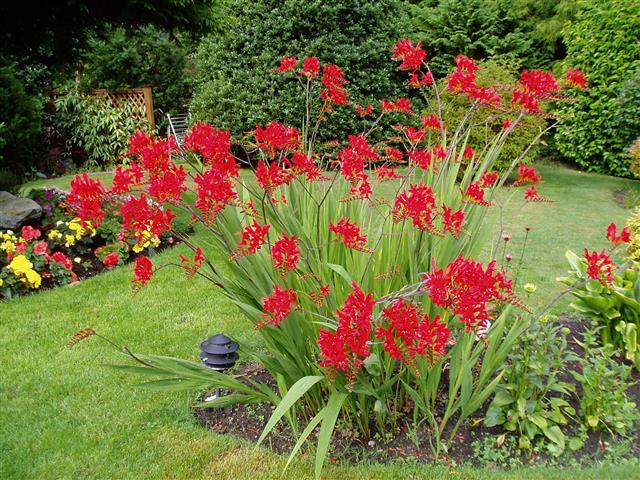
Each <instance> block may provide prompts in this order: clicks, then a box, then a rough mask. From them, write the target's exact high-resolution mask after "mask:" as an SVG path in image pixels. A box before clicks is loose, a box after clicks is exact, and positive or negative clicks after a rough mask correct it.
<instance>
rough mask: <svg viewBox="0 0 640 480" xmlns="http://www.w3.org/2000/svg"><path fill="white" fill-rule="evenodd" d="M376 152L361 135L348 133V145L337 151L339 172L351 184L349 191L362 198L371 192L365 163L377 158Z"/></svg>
mask: <svg viewBox="0 0 640 480" xmlns="http://www.w3.org/2000/svg"><path fill="white" fill-rule="evenodd" d="M378 158H379V157H378V154H377V152H376V151H375V150H374V149H373V148H371V146H370V145H369V142H367V139H366V138H364V136H363V135H349V146H347V147H345V148H343V149H342V150H340V152H338V161H339V162H340V173H341V174H342V176H343V177H344V178H345V179H346V180H347V181H348V182H349V183H350V184H351V193H352V194H357V193H359V194H360V195H361V197H362V198H368V197H369V195H370V194H371V187H370V185H369V177H368V176H367V174H366V173H365V164H366V163H367V162H369V161H374V160H377V159H378Z"/></svg>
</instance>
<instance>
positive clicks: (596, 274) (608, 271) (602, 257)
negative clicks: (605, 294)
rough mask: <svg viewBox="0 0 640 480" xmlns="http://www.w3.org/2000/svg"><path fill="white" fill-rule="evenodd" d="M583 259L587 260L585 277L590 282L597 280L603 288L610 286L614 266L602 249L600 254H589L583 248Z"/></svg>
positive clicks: (612, 279) (594, 252)
mask: <svg viewBox="0 0 640 480" xmlns="http://www.w3.org/2000/svg"><path fill="white" fill-rule="evenodd" d="M584 258H585V259H586V260H587V276H588V277H589V278H591V279H592V280H598V281H599V282H600V283H601V284H602V285H603V286H605V287H609V286H611V284H612V282H613V281H614V276H613V269H614V268H615V265H614V264H613V261H612V260H611V257H610V256H609V255H608V254H607V253H606V251H605V250H604V249H602V251H601V252H596V251H595V250H594V251H593V252H591V253H590V252H589V250H587V249H586V248H585V249H584Z"/></svg>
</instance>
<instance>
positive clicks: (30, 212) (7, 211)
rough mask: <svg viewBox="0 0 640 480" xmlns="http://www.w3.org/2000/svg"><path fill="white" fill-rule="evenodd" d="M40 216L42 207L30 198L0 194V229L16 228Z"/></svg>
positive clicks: (5, 193)
mask: <svg viewBox="0 0 640 480" xmlns="http://www.w3.org/2000/svg"><path fill="white" fill-rule="evenodd" d="M41 216H42V207H41V206H40V205H38V204H37V203H36V202H34V201H33V200H31V199H30V198H24V197H16V196H15V195H11V194H10V193H9V192H0V228H18V227H20V226H21V225H23V224H24V223H26V222H28V221H29V220H37V219H39V218H40V217H41Z"/></svg>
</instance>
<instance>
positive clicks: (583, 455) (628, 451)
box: [194, 314, 640, 468]
mask: <svg viewBox="0 0 640 480" xmlns="http://www.w3.org/2000/svg"><path fill="white" fill-rule="evenodd" d="M559 322H560V323H562V325H563V326H566V327H568V328H569V329H570V330H571V333H569V335H568V336H567V339H568V341H569V346H568V348H569V349H570V350H571V351H573V352H574V353H575V354H576V355H578V356H582V355H583V354H584V350H583V348H582V347H581V346H580V345H579V344H578V342H577V340H580V339H581V338H582V333H583V332H584V330H585V328H587V327H588V325H589V321H588V320H587V319H585V318H582V317H578V316H575V315H571V314H566V315H563V316H562V317H561V318H560V319H559ZM570 367H571V369H575V368H576V364H575V363H573V362H572V363H571V364H570ZM241 371H242V373H243V374H244V375H246V376H247V377H248V378H251V379H252V380H255V381H259V382H267V383H269V384H270V385H272V386H273V387H274V389H275V381H274V380H273V379H272V378H271V376H270V375H269V373H268V372H267V371H266V370H265V369H264V368H263V367H262V366H260V365H258V364H255V363H251V364H248V365H245V366H244V367H242V369H241ZM631 379H632V380H633V381H634V382H636V383H635V384H634V385H633V386H632V387H630V388H629V389H628V390H627V396H628V397H629V399H630V400H631V401H633V402H636V404H639V403H640V373H639V372H637V371H636V370H634V371H633V372H632V376H631ZM562 381H566V382H568V383H571V384H572V385H574V386H576V388H577V389H578V392H577V393H579V392H580V390H579V389H580V384H579V383H578V382H577V381H576V380H575V379H574V378H573V377H572V376H571V375H570V374H569V372H568V371H567V372H566V374H565V375H564V378H562ZM444 384H445V385H446V382H444ZM445 393H446V392H443V397H445ZM209 394H210V393H208V394H207V395H209ZM207 395H204V396H203V397H202V398H205V397H206V396H207ZM488 403H489V402H487V405H488ZM570 403H571V406H572V407H573V408H575V409H576V411H579V408H580V405H579V402H578V399H577V397H576V396H574V397H573V398H572V400H571V401H570ZM485 407H486V406H485ZM273 409H274V407H273V406H272V405H270V404H253V405H234V406H230V407H225V408H211V409H209V408H196V409H195V412H194V413H195V416H196V418H197V420H198V422H199V423H200V424H201V425H202V426H204V427H205V428H207V429H208V430H210V431H212V432H214V433H218V434H223V435H230V436H233V437H236V438H240V439H243V440H247V441H250V442H252V443H256V442H257V440H258V438H259V437H260V435H261V433H262V431H263V429H264V427H265V425H266V423H267V421H268V420H269V417H270V416H271V414H272V412H273ZM480 410H481V411H485V410H486V408H482V409H480ZM437 413H438V414H440V413H441V412H437ZM410 415H411V412H410V411H408V412H407V417H409V416H410ZM436 416H437V415H436ZM482 418H483V417H482V414H480V415H476V416H475V417H473V418H471V419H469V420H468V421H467V422H465V424H464V425H463V426H462V427H461V428H460V429H459V430H458V433H457V434H456V436H455V441H454V442H453V445H452V446H451V447H450V449H449V451H448V452H447V453H446V454H442V455H441V456H440V459H439V460H440V461H441V462H444V463H445V464H461V463H471V464H474V465H477V466H484V467H490V468H491V467H505V466H520V465H525V464H537V463H546V462H549V463H554V460H555V461H556V462H557V459H555V458H554V457H553V456H551V455H549V454H547V453H546V452H540V453H538V452H535V453H534V452H533V451H529V452H525V451H522V450H519V449H518V448H517V446H516V443H515V441H513V442H510V441H506V442H505V443H504V444H501V445H498V444H497V438H498V436H499V435H501V434H503V433H507V432H505V430H503V429H502V428H500V427H486V426H485V425H484V424H483V422H482ZM411 423H412V422H407V424H406V425H402V426H400V429H399V432H398V433H397V434H396V435H395V436H389V437H387V438H380V437H378V438H375V439H373V440H370V441H365V440H362V439H359V438H357V433H356V432H355V431H352V430H350V429H348V428H347V427H346V426H345V425H344V424H343V425H342V426H340V424H338V427H337V428H336V430H335V432H334V437H333V439H332V448H331V454H330V457H329V460H330V461H331V462H333V463H347V464H349V463H358V462H362V461H369V462H375V463H388V462H392V461H406V460H407V459H413V460H415V461H418V462H432V461H434V460H435V458H434V455H433V453H432V452H431V450H430V448H429V438H430V437H432V435H431V434H429V432H428V430H427V427H426V426H422V427H421V428H419V429H418V430H417V431H412V430H411V429H410V424H411ZM301 424H302V425H304V422H302V421H301ZM371 424H372V426H373V425H374V422H373V421H372V422H371ZM572 427H573V428H574V429H575V426H574V425H569V426H568V428H567V433H575V432H572V431H571V429H572ZM314 435H317V431H316V432H315V434H314ZM444 436H445V437H446V432H445V435H444ZM507 438H509V434H508V433H507ZM312 441H315V437H314V436H313V435H312ZM619 443H621V439H620V437H618V438H613V437H612V436H611V435H610V434H607V433H601V432H595V431H590V432H589V436H588V438H587V440H586V441H585V445H584V447H583V448H582V449H580V450H579V451H577V452H570V451H569V449H567V451H566V452H565V453H564V454H563V456H562V457H561V458H566V457H567V456H568V455H569V456H572V457H574V461H577V462H578V463H579V464H581V465H588V464H589V463H590V462H592V461H594V460H596V459H601V458H603V457H605V456H607V455H608V454H609V450H611V449H614V450H616V451H617V450H618V449H615V448H612V447H615V445H616V444H619ZM264 444H265V445H266V446H267V447H268V448H270V449H271V450H273V451H275V452H277V453H279V454H286V455H288V453H289V452H290V451H291V449H292V448H293V446H294V444H295V438H294V437H293V435H292V432H291V428H290V426H289V424H288V423H286V422H284V421H281V422H280V423H279V425H278V426H277V427H276V428H275V429H274V430H273V431H272V433H270V434H269V435H268V436H267V438H266V440H265V442H264ZM622 450H623V451H622V452H621V453H617V455H621V457H623V458H638V457H640V436H638V435H634V436H633V437H632V438H631V439H629V440H628V445H626V446H625V447H624V448H623V449H622Z"/></svg>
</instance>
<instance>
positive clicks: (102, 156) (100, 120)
mask: <svg viewBox="0 0 640 480" xmlns="http://www.w3.org/2000/svg"><path fill="white" fill-rule="evenodd" d="M135 108H137V107H135V106H133V105H132V104H129V103H123V104H122V105H118V106H116V105H114V104H113V102H111V100H110V99H108V98H101V97H94V96H90V95H82V94H81V93H80V92H78V91H77V90H70V91H69V92H67V93H66V94H64V95H61V96H59V97H58V99H57V100H56V114H55V118H54V128H55V129H56V132H57V134H58V135H59V136H60V138H61V139H62V140H63V142H64V147H65V153H64V156H66V157H67V158H69V159H72V160H74V162H75V163H76V164H77V165H79V166H80V165H81V166H83V167H85V168H93V169H95V168H105V167H111V166H114V165H117V164H119V163H122V161H123V160H124V159H125V153H126V151H127V145H128V140H129V137H130V136H131V135H133V133H134V132H135V131H136V130H139V129H141V128H148V126H147V123H146V120H140V119H137V118H136V116H135V115H134V113H135V111H134V109H135Z"/></svg>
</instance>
